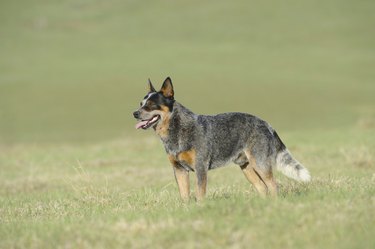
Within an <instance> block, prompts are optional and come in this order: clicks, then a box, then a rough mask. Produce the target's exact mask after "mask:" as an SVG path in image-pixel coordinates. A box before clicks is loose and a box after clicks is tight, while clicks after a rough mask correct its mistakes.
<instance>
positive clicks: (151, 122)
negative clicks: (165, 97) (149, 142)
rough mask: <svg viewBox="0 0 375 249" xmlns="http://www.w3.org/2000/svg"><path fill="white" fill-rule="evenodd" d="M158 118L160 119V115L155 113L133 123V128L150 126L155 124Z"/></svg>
mask: <svg viewBox="0 0 375 249" xmlns="http://www.w3.org/2000/svg"><path fill="white" fill-rule="evenodd" d="M159 119H160V116H159V115H155V116H153V117H152V118H150V119H146V120H141V121H139V122H138V123H137V124H136V125H135V128H136V129H140V128H142V129H144V130H146V129H148V128H150V127H151V126H153V125H154V124H156V123H157V122H158V121H159Z"/></svg>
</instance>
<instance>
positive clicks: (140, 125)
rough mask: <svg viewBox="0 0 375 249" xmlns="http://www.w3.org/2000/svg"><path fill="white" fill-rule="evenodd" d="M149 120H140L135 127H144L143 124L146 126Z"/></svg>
mask: <svg viewBox="0 0 375 249" xmlns="http://www.w3.org/2000/svg"><path fill="white" fill-rule="evenodd" d="M147 122H148V120H145V121H140V122H139V123H137V124H136V125H135V128H136V129H139V128H142V126H145V125H146V124H147Z"/></svg>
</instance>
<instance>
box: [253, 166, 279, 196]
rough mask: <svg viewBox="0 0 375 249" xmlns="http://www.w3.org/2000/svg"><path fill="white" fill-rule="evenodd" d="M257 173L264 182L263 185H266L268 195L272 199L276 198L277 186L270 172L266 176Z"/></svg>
mask: <svg viewBox="0 0 375 249" xmlns="http://www.w3.org/2000/svg"><path fill="white" fill-rule="evenodd" d="M257 172H258V171H257ZM258 173H259V175H260V177H261V178H262V180H263V181H264V183H265V184H266V186H267V188H268V193H269V195H270V196H272V197H277V184H276V181H275V179H274V178H273V174H272V171H271V172H268V173H267V174H262V173H261V172H258Z"/></svg>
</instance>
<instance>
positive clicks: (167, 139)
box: [154, 102, 197, 148]
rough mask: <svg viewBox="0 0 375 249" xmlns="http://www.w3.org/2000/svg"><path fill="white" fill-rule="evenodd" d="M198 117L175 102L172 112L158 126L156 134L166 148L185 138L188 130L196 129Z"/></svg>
mask: <svg viewBox="0 0 375 249" xmlns="http://www.w3.org/2000/svg"><path fill="white" fill-rule="evenodd" d="M196 117H197V115H196V114H194V113H193V112H192V111H190V110H189V109H187V108H186V107H184V106H183V105H181V104H180V103H178V102H174V104H173V110H172V112H168V113H167V114H165V116H164V117H163V118H162V120H161V121H160V122H159V123H158V124H157V125H156V127H155V128H154V129H155V132H156V134H158V135H159V136H160V138H161V140H162V141H163V143H164V145H165V146H166V148H167V147H168V146H169V145H171V144H176V142H177V141H178V140H179V139H181V138H183V137H184V136H185V135H184V133H186V132H187V131H188V130H190V132H191V130H192V129H195V128H196V127H195V125H196V122H195V121H196Z"/></svg>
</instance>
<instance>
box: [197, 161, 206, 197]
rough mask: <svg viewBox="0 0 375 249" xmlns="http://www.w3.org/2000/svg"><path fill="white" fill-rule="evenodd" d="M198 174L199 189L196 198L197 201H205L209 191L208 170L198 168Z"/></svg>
mask: <svg viewBox="0 0 375 249" xmlns="http://www.w3.org/2000/svg"><path fill="white" fill-rule="evenodd" d="M196 174H197V189H196V198H197V201H201V200H203V199H204V197H205V195H206V189H207V169H206V168H205V167H202V166H201V167H199V166H198V165H197V167H196Z"/></svg>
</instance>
